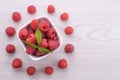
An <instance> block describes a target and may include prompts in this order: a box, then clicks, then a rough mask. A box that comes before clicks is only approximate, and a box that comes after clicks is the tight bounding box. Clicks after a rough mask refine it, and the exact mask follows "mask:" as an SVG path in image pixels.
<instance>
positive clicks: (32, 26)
mask: <svg viewBox="0 0 120 80" xmlns="http://www.w3.org/2000/svg"><path fill="white" fill-rule="evenodd" d="M38 24H39V20H38V19H33V20H32V21H31V23H30V26H31V29H33V30H36V29H37V28H38Z"/></svg>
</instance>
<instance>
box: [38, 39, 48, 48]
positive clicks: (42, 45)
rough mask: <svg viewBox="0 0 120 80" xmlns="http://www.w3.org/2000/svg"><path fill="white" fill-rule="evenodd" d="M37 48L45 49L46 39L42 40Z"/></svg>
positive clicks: (46, 45)
mask: <svg viewBox="0 0 120 80" xmlns="http://www.w3.org/2000/svg"><path fill="white" fill-rule="evenodd" d="M39 46H40V47H44V48H47V47H48V43H47V39H45V38H43V39H42V41H41V43H40V45H39Z"/></svg>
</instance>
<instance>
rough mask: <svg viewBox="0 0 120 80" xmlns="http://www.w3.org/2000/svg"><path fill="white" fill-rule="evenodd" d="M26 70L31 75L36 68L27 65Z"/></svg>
mask: <svg viewBox="0 0 120 80" xmlns="http://www.w3.org/2000/svg"><path fill="white" fill-rule="evenodd" d="M26 72H27V74H28V75H30V76H31V75H34V74H35V72H36V68H35V67H34V66H29V67H28V68H27V70H26Z"/></svg>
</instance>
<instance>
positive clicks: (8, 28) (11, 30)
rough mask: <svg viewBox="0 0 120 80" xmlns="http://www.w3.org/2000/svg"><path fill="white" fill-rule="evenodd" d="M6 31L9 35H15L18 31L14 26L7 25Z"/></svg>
mask: <svg viewBox="0 0 120 80" xmlns="http://www.w3.org/2000/svg"><path fill="white" fill-rule="evenodd" d="M5 32H6V34H7V35H8V36H13V35H14V34H15V33H16V31H15V28H14V27H7V28H6V30H5Z"/></svg>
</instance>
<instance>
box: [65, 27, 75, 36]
mask: <svg viewBox="0 0 120 80" xmlns="http://www.w3.org/2000/svg"><path fill="white" fill-rule="evenodd" d="M65 33H66V34H68V35H69V34H72V33H73V28H72V27H71V26H68V27H66V28H65Z"/></svg>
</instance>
